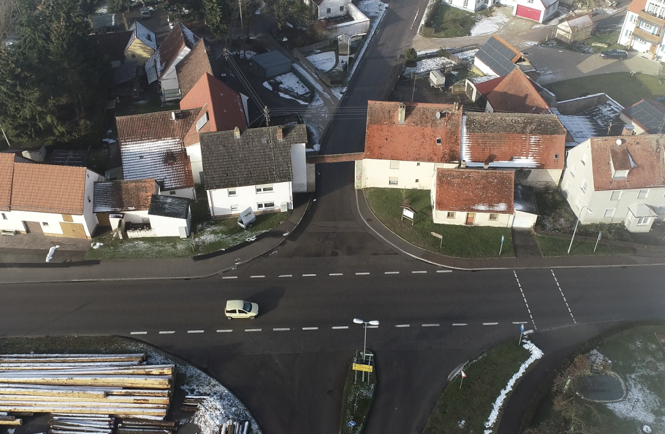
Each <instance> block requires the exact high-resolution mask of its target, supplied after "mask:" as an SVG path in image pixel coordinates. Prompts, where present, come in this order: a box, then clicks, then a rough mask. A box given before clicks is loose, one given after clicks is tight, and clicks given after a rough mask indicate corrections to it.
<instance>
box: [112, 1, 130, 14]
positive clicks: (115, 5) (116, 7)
mask: <svg viewBox="0 0 665 434" xmlns="http://www.w3.org/2000/svg"><path fill="white" fill-rule="evenodd" d="M131 5H132V2H131V0H108V2H107V3H106V7H107V10H108V12H109V13H111V14H113V13H118V12H129V8H130V6H131Z"/></svg>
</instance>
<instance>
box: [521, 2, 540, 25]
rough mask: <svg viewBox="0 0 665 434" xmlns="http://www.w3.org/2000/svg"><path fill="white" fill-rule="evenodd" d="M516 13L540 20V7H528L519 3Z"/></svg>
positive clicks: (523, 16)
mask: <svg viewBox="0 0 665 434" xmlns="http://www.w3.org/2000/svg"><path fill="white" fill-rule="evenodd" d="M515 15H517V16H518V17H522V18H528V19H530V20H535V21H538V22H540V9H534V8H528V7H526V6H522V5H518V6H517V12H516V13H515Z"/></svg>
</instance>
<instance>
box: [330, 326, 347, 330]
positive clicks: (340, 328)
mask: <svg viewBox="0 0 665 434" xmlns="http://www.w3.org/2000/svg"><path fill="white" fill-rule="evenodd" d="M348 328H349V326H332V329H333V330H346V329H348Z"/></svg>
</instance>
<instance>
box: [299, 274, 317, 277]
mask: <svg viewBox="0 0 665 434" xmlns="http://www.w3.org/2000/svg"><path fill="white" fill-rule="evenodd" d="M302 277H316V274H303V275H302Z"/></svg>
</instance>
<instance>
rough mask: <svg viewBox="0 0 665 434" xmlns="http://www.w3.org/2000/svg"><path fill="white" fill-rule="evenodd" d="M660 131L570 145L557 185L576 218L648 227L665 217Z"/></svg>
mask: <svg viewBox="0 0 665 434" xmlns="http://www.w3.org/2000/svg"><path fill="white" fill-rule="evenodd" d="M664 145H665V143H663V136H662V135H660V134H658V135H649V134H642V135H632V136H614V137H593V138H590V139H588V140H587V141H585V142H583V143H581V144H579V145H577V146H576V147H574V148H572V149H570V150H569V151H568V157H567V159H566V171H565V173H564V174H563V178H562V180H561V190H562V192H563V193H564V196H565V197H566V200H568V203H569V204H570V207H571V208H572V210H573V212H574V213H575V215H577V217H578V218H579V219H580V223H582V224H587V223H623V224H624V225H625V226H626V228H627V229H628V230H629V231H630V232H649V231H650V230H651V226H652V225H653V223H654V222H655V221H663V220H665V159H664V156H665V146H664Z"/></svg>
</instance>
